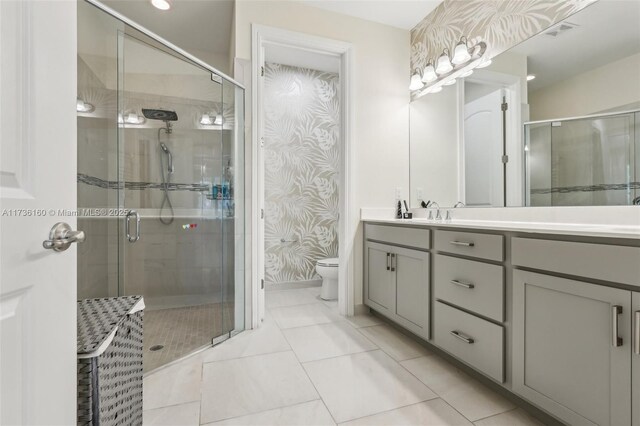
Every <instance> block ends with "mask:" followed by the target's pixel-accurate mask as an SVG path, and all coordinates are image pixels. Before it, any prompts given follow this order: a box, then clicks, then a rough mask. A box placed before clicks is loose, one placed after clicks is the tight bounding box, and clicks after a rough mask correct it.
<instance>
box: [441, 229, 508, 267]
mask: <svg viewBox="0 0 640 426" xmlns="http://www.w3.org/2000/svg"><path fill="white" fill-rule="evenodd" d="M434 245H435V248H436V250H439V251H444V252H447V253H454V254H462V255H465V256H472V257H477V258H480V259H489V260H496V261H499V262H502V261H503V260H504V242H503V237H502V235H493V234H476V233H473V232H457V231H442V230H437V231H435V240H434Z"/></svg>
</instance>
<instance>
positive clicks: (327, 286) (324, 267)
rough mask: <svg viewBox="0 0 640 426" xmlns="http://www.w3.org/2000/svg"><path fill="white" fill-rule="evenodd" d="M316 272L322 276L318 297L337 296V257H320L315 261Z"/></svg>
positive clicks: (330, 298) (330, 297)
mask: <svg viewBox="0 0 640 426" xmlns="http://www.w3.org/2000/svg"><path fill="white" fill-rule="evenodd" d="M316 272H317V273H318V274H319V275H320V276H321V277H322V290H320V297H321V298H322V299H324V300H335V299H337V298H338V258H337V257H332V258H329V259H320V260H318V261H317V262H316Z"/></svg>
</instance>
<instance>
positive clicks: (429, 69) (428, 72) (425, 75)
mask: <svg viewBox="0 0 640 426" xmlns="http://www.w3.org/2000/svg"><path fill="white" fill-rule="evenodd" d="M437 79H438V74H436V69H435V68H434V67H433V61H432V60H431V59H429V62H427V66H426V67H424V71H422V81H423V82H424V83H431V82H433V81H436V80H437Z"/></svg>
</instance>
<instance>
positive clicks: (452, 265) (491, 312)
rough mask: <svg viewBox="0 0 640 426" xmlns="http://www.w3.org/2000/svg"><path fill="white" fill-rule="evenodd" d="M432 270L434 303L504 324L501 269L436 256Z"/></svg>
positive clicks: (469, 261) (499, 267)
mask: <svg viewBox="0 0 640 426" xmlns="http://www.w3.org/2000/svg"><path fill="white" fill-rule="evenodd" d="M434 268H435V274H434V278H435V284H434V294H435V297H436V299H441V300H444V301H447V302H449V303H452V304H454V305H457V306H460V307H462V308H464V309H467V310H470V311H473V312H475V313H477V314H480V315H483V316H485V317H489V318H491V319H494V320H496V321H504V270H503V267H502V266H499V265H491V264H488V263H482V262H474V261H472V260H465V259H459V258H455V257H449V256H443V255H440V254H438V255H436V257H435V263H434Z"/></svg>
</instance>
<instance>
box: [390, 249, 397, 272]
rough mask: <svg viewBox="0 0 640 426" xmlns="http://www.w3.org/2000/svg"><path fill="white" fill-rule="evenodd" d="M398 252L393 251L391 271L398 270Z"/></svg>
mask: <svg viewBox="0 0 640 426" xmlns="http://www.w3.org/2000/svg"><path fill="white" fill-rule="evenodd" d="M396 266H397V264H396V254H395V253H391V272H395V271H396Z"/></svg>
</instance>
